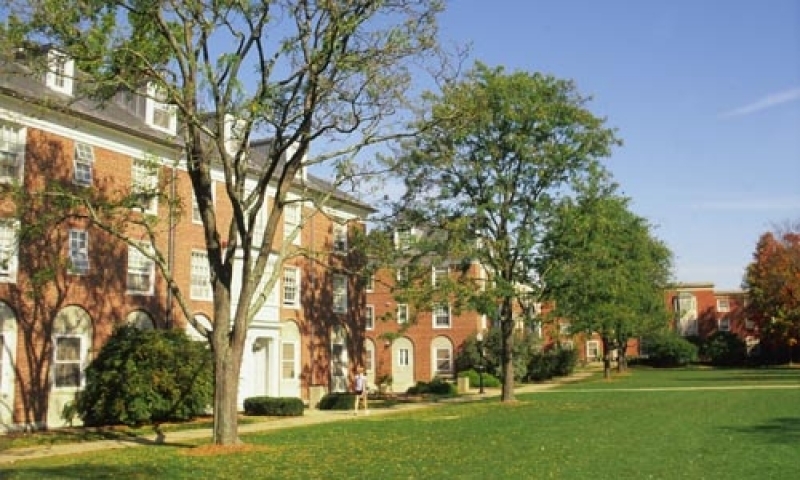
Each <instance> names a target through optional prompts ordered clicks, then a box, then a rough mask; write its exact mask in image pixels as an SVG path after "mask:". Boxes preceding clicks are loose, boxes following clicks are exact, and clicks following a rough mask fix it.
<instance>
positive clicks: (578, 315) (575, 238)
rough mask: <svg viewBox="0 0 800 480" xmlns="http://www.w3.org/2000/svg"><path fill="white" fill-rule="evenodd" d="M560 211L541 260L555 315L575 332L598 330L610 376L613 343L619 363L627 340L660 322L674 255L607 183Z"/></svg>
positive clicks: (663, 317) (663, 318)
mask: <svg viewBox="0 0 800 480" xmlns="http://www.w3.org/2000/svg"><path fill="white" fill-rule="evenodd" d="M559 211H560V212H561V213H560V214H559V215H558V216H555V217H554V220H555V221H554V222H553V223H552V224H551V228H550V230H549V231H548V235H547V239H546V241H545V242H544V243H543V248H542V252H541V253H542V256H541V257H540V258H539V262H540V264H541V268H543V269H544V268H547V269H548V272H549V275H548V277H547V286H548V291H549V293H550V295H551V297H550V298H552V299H553V300H554V301H555V305H556V308H555V311H554V312H553V313H554V314H555V315H557V316H559V317H563V318H565V319H567V320H568V321H569V323H570V328H571V330H572V332H573V333H575V332H586V333H588V334H592V333H595V332H596V333H599V334H600V336H601V338H602V340H603V347H604V353H605V367H606V374H608V368H609V354H610V352H611V350H612V349H613V348H619V354H620V358H621V359H622V360H623V362H624V355H625V348H626V346H627V343H628V340H629V339H630V338H632V337H634V336H638V335H641V334H643V333H646V332H649V331H652V330H654V329H656V328H658V327H663V326H664V325H665V324H666V322H667V319H668V317H667V312H666V308H665V304H664V290H665V288H666V287H667V285H668V282H669V280H670V277H671V259H672V254H671V252H670V250H669V249H668V248H667V246H666V245H665V244H664V243H663V242H662V241H660V240H659V239H657V238H655V237H654V236H653V234H652V231H651V227H650V225H649V224H648V223H647V222H646V221H645V219H643V218H641V217H639V216H638V215H636V214H634V213H633V212H631V210H630V208H629V199H627V198H625V197H621V196H618V195H616V194H615V193H614V186H613V185H605V186H597V185H591V186H590V188H587V189H586V190H585V191H584V192H582V193H581V194H580V195H578V196H577V197H576V198H575V199H574V200H573V199H567V200H565V201H564V202H562V203H561V205H559Z"/></svg>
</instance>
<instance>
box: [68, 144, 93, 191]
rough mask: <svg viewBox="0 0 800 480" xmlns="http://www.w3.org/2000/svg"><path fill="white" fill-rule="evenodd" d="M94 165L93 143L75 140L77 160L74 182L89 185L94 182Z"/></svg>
mask: <svg viewBox="0 0 800 480" xmlns="http://www.w3.org/2000/svg"><path fill="white" fill-rule="evenodd" d="M93 167H94V148H92V146H91V145H89V144H86V143H82V142H75V162H74V174H73V177H72V181H73V183H75V184H76V185H82V186H84V187H85V186H88V185H91V184H92V178H93Z"/></svg>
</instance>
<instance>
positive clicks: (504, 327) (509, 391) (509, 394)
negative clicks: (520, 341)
mask: <svg viewBox="0 0 800 480" xmlns="http://www.w3.org/2000/svg"><path fill="white" fill-rule="evenodd" d="M511 313H512V312H511V300H510V299H506V300H504V301H503V306H502V308H501V310H500V318H501V320H500V329H501V332H502V352H501V363H502V368H503V390H502V392H501V395H500V401H501V402H513V401H514V400H515V397H514V318H513V316H512V314H511Z"/></svg>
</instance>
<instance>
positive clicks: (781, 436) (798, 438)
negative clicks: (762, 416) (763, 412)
mask: <svg viewBox="0 0 800 480" xmlns="http://www.w3.org/2000/svg"><path fill="white" fill-rule="evenodd" d="M723 429H724V430H725V431H727V432H735V433H743V434H746V435H750V436H751V437H752V438H753V440H755V441H760V442H763V443H781V444H788V445H797V444H798V443H800V417H784V418H773V419H772V420H769V421H767V422H766V423H762V424H760V425H752V426H748V427H723Z"/></svg>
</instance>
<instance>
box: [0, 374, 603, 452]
mask: <svg viewBox="0 0 800 480" xmlns="http://www.w3.org/2000/svg"><path fill="white" fill-rule="evenodd" d="M590 375H592V372H589V371H585V372H577V373H575V374H574V375H572V376H570V377H567V378H560V379H556V380H554V381H551V382H545V383H537V384H529V385H522V386H519V387H517V388H516V389H515V393H517V394H520V393H532V392H537V391H543V390H548V389H550V388H553V387H554V386H556V385H559V384H561V383H567V382H572V381H577V380H581V379H584V378H586V377H588V376H590ZM484 390H485V393H484V394H482V395H481V394H479V393H477V391H476V390H471V391H470V393H467V394H464V395H460V396H458V397H454V398H451V399H441V400H439V401H437V402H420V403H400V404H397V405H395V406H392V407H391V408H380V409H373V410H370V411H369V414H368V416H369V417H375V416H384V415H392V414H395V413H398V412H407V411H410V410H417V409H422V408H432V407H436V406H437V405H442V404H445V403H452V402H471V401H480V400H482V399H485V398H492V397H498V396H500V389H497V388H491V389H490V388H486V389H484ZM364 416H365V414H364V413H363V412H360V413H359V415H358V416H357V417H356V416H354V415H353V412H352V411H341V410H317V409H308V410H306V411H305V412H304V414H303V416H299V417H281V418H275V417H265V420H264V421H258V422H255V423H248V424H241V425H239V433H240V434H245V433H254V432H265V431H269V430H277V429H281V428H292V427H298V426H303V425H316V424H320V423H330V422H340V421H344V420H353V419H354V418H359V417H364ZM204 438H205V439H210V438H211V429H209V428H198V429H193V430H180V431H175V432H167V433H166V434H165V435H164V437H163V438H158V437H157V435H156V434H155V433H153V434H151V435H145V436H141V437H131V438H124V439H115V440H97V441H91V442H78V443H64V444H55V445H38V446H35V447H25V448H15V449H10V450H5V451H1V452H0V465H3V464H9V463H14V462H17V461H23V460H33V459H37V458H43V457H51V456H57V455H75V454H81V453H88V452H93V451H97V450H109V449H115V448H128V447H136V446H146V445H151V446H152V445H159V444H167V445H179V444H181V443H182V442H185V441H189V440H197V439H204Z"/></svg>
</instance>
